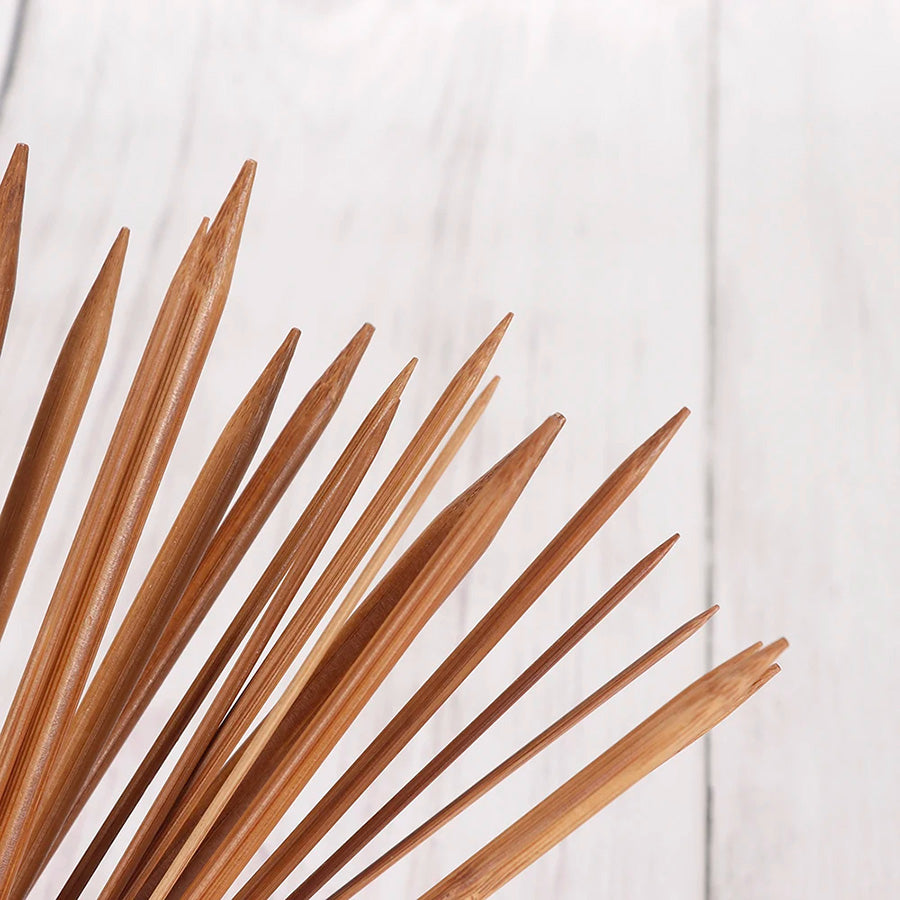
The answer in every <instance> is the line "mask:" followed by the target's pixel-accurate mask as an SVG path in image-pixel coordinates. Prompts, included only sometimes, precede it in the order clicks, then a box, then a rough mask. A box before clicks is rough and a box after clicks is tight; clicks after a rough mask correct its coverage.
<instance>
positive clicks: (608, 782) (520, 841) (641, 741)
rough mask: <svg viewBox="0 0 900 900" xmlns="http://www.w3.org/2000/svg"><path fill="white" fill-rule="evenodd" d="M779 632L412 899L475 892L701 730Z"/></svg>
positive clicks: (725, 710) (473, 897)
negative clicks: (768, 641) (419, 895)
mask: <svg viewBox="0 0 900 900" xmlns="http://www.w3.org/2000/svg"><path fill="white" fill-rule="evenodd" d="M785 646H787V642H786V641H784V640H783V639H782V640H780V641H776V642H775V643H774V644H771V645H769V646H768V647H764V648H762V649H759V650H754V651H753V652H750V653H749V654H748V653H747V652H746V651H745V652H744V653H742V654H738V656H737V657H733V658H732V659H731V660H729V661H728V662H726V663H723V664H722V665H720V666H718V667H717V668H716V669H713V671H712V672H710V673H708V674H707V675H704V676H703V677H702V678H700V679H698V680H697V681H695V682H694V683H693V684H692V685H690V686H689V687H687V688H685V690H683V691H682V692H681V693H680V694H678V695H677V696H676V697H674V698H673V699H672V700H670V701H669V702H668V703H667V704H665V706H662V707H661V708H660V709H658V710H657V711H656V712H655V713H653V715H651V716H650V717H649V718H647V719H645V720H644V721H643V722H642V723H641V724H640V725H638V726H637V728H635V729H633V730H632V731H630V732H629V733H628V734H627V735H625V737H624V738H622V739H621V740H620V741H618V742H617V743H615V744H614V745H613V746H612V747H610V749H609V750H607V751H606V752H605V753H603V754H601V755H600V756H599V757H598V758H597V759H596V760H595V761H594V762H593V763H590V764H589V765H587V766H586V767H585V768H584V769H582V770H581V771H580V772H579V773H578V774H577V775H575V776H573V777H572V778H570V779H569V780H568V781H567V782H566V783H565V784H564V785H562V786H561V787H560V788H558V789H557V790H555V791H554V792H553V793H552V794H550V795H549V796H548V797H547V798H546V799H545V800H544V801H543V802H541V803H539V804H538V805H537V806H536V807H534V809H532V810H531V812H529V813H526V814H525V815H524V816H522V817H521V818H520V819H519V820H518V821H517V822H515V823H514V824H513V825H511V826H510V827H509V828H507V829H506V831H504V832H503V833H502V834H501V835H499V836H498V837H496V838H495V839H494V840H493V841H491V842H490V843H489V844H488V845H487V846H486V847H484V848H483V849H482V850H480V851H479V852H478V853H476V854H474V855H473V856H472V857H470V859H469V860H468V861H467V862H465V863H463V864H462V865H461V866H459V867H458V868H457V869H455V870H454V871H453V872H452V873H451V874H450V875H448V876H447V877H446V878H444V879H443V880H441V881H440V882H439V883H438V884H437V885H435V886H434V887H433V888H432V889H431V890H430V891H427V892H426V893H424V894H423V895H422V897H421V898H420V900H462V898H466V900H483V898H485V897H489V896H490V895H491V894H493V893H494V892H495V891H497V890H499V888H501V887H502V886H503V885H504V884H506V883H507V882H508V881H510V880H511V879H512V878H514V877H515V876H516V875H518V874H519V873H520V872H521V871H522V870H523V869H525V868H526V867H527V866H529V865H530V864H531V863H533V862H534V861H535V860H536V859H537V858H538V857H540V856H541V855H542V854H544V853H546V852H547V851H548V850H550V849H552V848H553V847H554V846H556V844H558V843H559V842H560V841H561V840H562V839H563V838H565V837H566V836H567V835H569V834H571V833H572V832H573V831H574V830H575V829H576V828H578V827H579V826H580V825H582V824H584V822H586V821H587V820H588V819H589V818H591V816H593V815H594V814H596V813H597V812H599V811H600V810H601V809H602V808H603V807H604V806H606V805H607V804H608V803H610V802H611V801H612V800H614V799H615V798H616V797H618V796H619V795H620V794H621V793H623V792H624V791H626V790H627V789H628V788H629V787H631V786H632V785H633V784H634V783H635V782H637V781H638V780H640V779H641V778H643V777H644V776H645V775H647V774H648V773H650V772H652V771H653V770H654V769H655V768H657V767H658V766H660V765H662V764H663V763H664V762H666V761H667V760H668V759H671V758H672V757H673V756H674V755H675V754H676V753H678V752H679V751H681V750H683V749H684V748H685V747H687V746H688V745H690V744H691V743H693V742H694V741H696V740H697V739H698V738H700V737H702V736H703V735H704V734H706V733H707V732H708V731H709V730H710V729H711V728H713V727H714V726H715V725H716V724H718V723H719V722H721V721H722V719H724V718H725V717H726V716H727V715H729V714H730V713H732V712H733V711H734V710H735V709H736V708H737V707H738V706H740V704H741V703H743V702H744V701H745V700H747V699H748V698H749V697H750V696H751V695H752V694H753V693H755V692H756V691H757V690H759V688H760V687H762V685H763V684H765V682H766V681H768V680H769V679H770V678H771V677H772V676H773V675H775V674H776V673H777V672H778V671H779V669H778V666H777V665H774V661H775V659H776V658H777V657H778V655H779V654H780V653H781V651H782V650H783V649H784V647H785Z"/></svg>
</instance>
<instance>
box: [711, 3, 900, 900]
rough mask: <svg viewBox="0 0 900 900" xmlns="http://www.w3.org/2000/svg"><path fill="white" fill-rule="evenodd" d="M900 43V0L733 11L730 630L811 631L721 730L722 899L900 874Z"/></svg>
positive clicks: (722, 435) (719, 551)
mask: <svg viewBox="0 0 900 900" xmlns="http://www.w3.org/2000/svg"><path fill="white" fill-rule="evenodd" d="M898 46H900V9H898V8H897V6H896V5H895V4H888V5H887V6H884V5H882V4H876V3H860V4H854V6H853V7H852V9H851V8H849V7H847V8H843V7H841V5H840V4H829V5H827V6H826V7H823V8H822V9H821V10H820V12H819V14H816V15H814V14H813V12H812V10H810V9H808V8H806V7H805V6H804V5H803V4H801V3H787V4H780V3H779V4H775V3H772V4H769V3H764V4H753V3H734V4H723V7H722V19H721V48H722V50H721V87H720V92H721V121H720V128H721V138H720V150H719V158H720V175H719V185H720V188H719V201H718V216H719V257H720V260H721V262H720V265H719V277H718V287H717V289H718V293H719V303H718V307H719V310H720V314H719V316H718V327H717V334H716V337H717V341H718V345H719V349H718V354H717V356H718V360H719V365H718V367H717V373H718V378H719V387H718V391H717V401H716V409H715V423H716V425H715V431H714V435H715V445H714V456H713V458H714V460H715V466H716V469H715V471H716V498H715V499H716V503H715V516H716V543H715V546H716V558H715V579H716V595H717V597H718V598H721V601H722V603H723V611H724V609H725V606H724V604H726V603H727V604H728V606H729V607H730V614H729V616H728V617H727V618H723V621H722V622H721V623H718V622H717V623H715V624H716V631H715V634H716V636H717V638H720V639H721V644H720V646H721V645H727V644H730V642H731V641H732V640H733V635H734V634H736V633H738V632H743V631H744V630H745V629H747V628H751V629H752V628H757V629H759V628H762V629H766V628H772V627H774V623H775V622H778V623H779V624H778V628H779V629H782V628H783V629H784V630H785V632H786V633H788V634H791V635H795V636H796V637H797V638H799V640H797V641H794V642H792V646H793V652H792V653H791V658H790V667H791V670H792V672H793V673H794V674H792V676H791V680H790V683H789V684H788V683H787V682H786V681H785V682H780V683H778V682H776V683H775V684H773V685H772V686H771V689H770V690H771V694H770V695H769V696H768V697H767V698H766V699H767V700H768V701H770V702H767V703H759V704H755V705H754V706H753V707H752V708H750V709H749V710H748V711H747V712H748V716H747V718H745V719H744V721H743V722H741V723H740V724H739V725H738V724H737V723H732V724H731V725H730V726H728V727H726V728H725V729H723V730H722V731H721V732H717V733H716V734H715V735H714V736H713V737H712V751H713V753H712V764H713V776H714V785H715V795H714V796H715V804H714V808H713V810H712V814H713V822H714V829H713V849H714V857H713V862H714V865H713V870H712V877H713V885H714V895H715V896H717V897H729V896H752V897H771V898H773V900H787V898H793V897H798V896H801V895H806V896H814V895H815V896H819V897H829V898H831V897H835V898H837V897H848V896H853V897H859V898H865V900H869V898H873V900H874V898H882V897H889V896H896V895H897V893H898V890H900V864H898V858H897V852H896V848H897V846H900V819H898V816H897V815H896V810H897V809H898V806H900V767H898V766H897V761H896V760H897V749H898V746H900V705H898V703H897V702H896V697H897V695H898V691H900V670H898V668H897V665H896V646H897V635H898V634H900V605H898V603H897V601H896V592H897V584H898V581H900V555H898V554H897V552H896V544H897V536H898V527H897V511H898V509H900V479H898V476H897V461H898V448H900V405H898V403H897V397H898V387H900V360H898V356H897V353H896V348H897V346H898V339H900V304H898V287H900V169H898V167H897V160H898V158H900V129H898V127H897V120H896V119H895V118H893V117H892V116H888V117H885V115H884V113H885V111H886V110H888V109H896V108H897V105H898V102H900V89H898V84H900V80H898V79H900V55H898V53H897V48H898ZM721 626H727V627H721ZM717 643H719V641H717ZM751 884H752V887H751V886H750V885H751ZM742 892H743V893H742Z"/></svg>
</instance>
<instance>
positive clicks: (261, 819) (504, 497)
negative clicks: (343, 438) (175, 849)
mask: <svg viewBox="0 0 900 900" xmlns="http://www.w3.org/2000/svg"><path fill="white" fill-rule="evenodd" d="M563 421H564V420H563V418H562V416H551V417H550V419H548V420H547V421H546V422H545V423H544V424H543V425H542V426H541V427H539V428H538V429H537V430H536V431H535V432H533V433H532V435H530V436H529V437H528V438H526V440H525V441H523V442H522V443H521V444H520V445H519V446H518V447H517V448H516V449H515V450H514V451H513V452H512V453H510V454H509V455H508V456H507V457H506V458H505V460H504V461H503V462H502V463H501V464H500V465H499V466H498V467H495V469H494V470H493V473H492V477H491V479H490V481H489V482H487V483H485V485H484V487H483V488H482V490H481V491H480V493H479V494H478V495H477V496H476V497H475V499H474V502H472V504H471V505H470V506H469V507H468V508H467V509H465V510H464V511H463V513H462V515H461V518H460V521H459V522H457V524H456V525H455V526H454V527H453V528H452V530H451V531H450V533H449V534H448V535H447V538H446V539H445V540H444V541H442V542H441V543H440V544H439V546H438V548H437V551H436V552H435V553H434V554H433V555H432V556H431V557H430V558H429V559H428V561H427V562H426V564H425V567H424V568H423V569H422V570H421V571H419V572H418V574H416V575H415V577H414V580H413V582H412V584H410V586H409V588H408V589H407V590H406V591H405V592H404V594H403V597H402V599H401V600H400V602H399V603H398V605H397V608H396V609H395V610H394V611H393V613H392V614H391V616H390V617H389V618H388V619H387V621H386V622H385V624H384V626H382V628H381V629H379V631H378V632H377V634H376V635H375V636H374V638H373V639H372V641H371V642H370V643H369V644H368V645H367V646H366V648H365V650H364V651H363V653H362V654H361V655H360V656H359V658H358V659H357V660H356V661H355V662H354V663H353V665H352V666H351V668H350V670H349V671H348V673H347V674H346V675H345V676H344V678H343V679H342V680H341V683H340V684H339V685H338V686H337V688H336V689H335V691H334V693H333V694H332V696H331V697H330V702H329V703H328V704H327V706H326V707H324V708H323V709H322V710H321V711H320V712H319V713H318V714H317V715H316V717H315V718H314V719H313V721H312V722H311V723H310V725H309V728H308V729H306V730H304V733H303V735H302V736H301V738H300V740H298V741H296V742H294V743H293V745H292V746H290V748H289V752H287V753H286V754H285V755H284V757H283V759H282V760H281V762H280V764H279V766H278V769H277V771H276V772H274V773H273V775H272V776H270V777H269V778H268V779H266V781H265V783H264V785H263V786H262V790H255V782H254V781H253V780H252V779H251V780H250V781H248V782H247V783H245V784H243V785H242V784H241V781H242V779H243V776H244V775H246V774H247V773H248V772H249V769H250V766H251V765H252V764H253V763H254V762H255V761H256V760H257V759H258V758H259V756H260V754H261V753H262V752H263V750H264V749H266V748H267V744H268V743H269V739H270V738H272V737H273V735H274V734H275V731H276V729H277V727H278V725H279V724H280V723H281V721H282V720H283V719H285V717H286V715H287V713H288V712H289V711H290V708H291V707H292V706H293V703H294V701H295V700H296V699H297V698H298V696H299V693H298V691H297V687H298V683H299V685H300V687H301V688H302V686H303V685H305V681H304V682H300V679H299V678H296V677H295V679H294V680H293V681H292V682H291V684H289V685H288V688H287V690H286V691H285V693H284V694H283V696H282V697H281V698H280V700H279V701H278V703H277V704H276V706H275V708H274V709H273V711H272V712H271V713H270V714H269V717H267V719H266V721H264V723H263V727H262V728H261V729H260V731H259V733H258V734H257V736H256V737H255V739H254V741H253V742H251V744H250V746H249V747H248V748H247V750H246V751H245V752H244V754H242V756H241V757H240V759H239V760H238V764H237V765H236V767H235V769H234V771H233V772H232V773H231V775H230V776H229V779H228V780H227V781H226V783H225V785H224V787H223V789H222V790H221V791H220V792H219V794H218V795H217V797H216V799H215V800H214V802H213V803H212V804H210V806H209V808H208V809H207V810H206V812H205V813H204V815H203V817H202V818H201V820H200V822H199V823H198V825H197V827H196V828H195V829H194V831H193V832H192V834H191V835H190V837H189V838H188V840H187V841H186V842H185V843H184V845H183V846H182V848H181V850H180V851H179V853H178V856H177V857H176V859H175V861H174V862H173V864H172V865H171V866H170V867H169V869H168V870H167V872H166V874H165V875H164V877H163V878H162V880H161V881H160V882H159V884H158V886H157V888H156V890H155V891H154V894H153V900H160V898H162V897H164V896H165V892H166V891H167V890H169V889H170V888H171V887H172V886H174V883H175V882H176V881H177V879H178V876H179V875H180V874H181V872H182V871H183V870H184V869H185V867H186V866H187V864H188V862H191V861H192V857H193V855H194V852H195V850H196V849H197V848H198V847H199V845H200V843H201V841H202V839H203V838H204V837H205V836H206V834H207V833H208V832H209V831H210V829H211V828H212V826H213V824H217V823H216V819H217V818H218V814H219V813H220V812H222V810H223V809H224V806H225V803H227V801H228V800H229V799H230V797H231V796H232V795H233V794H234V792H235V791H236V790H237V788H238V787H241V789H242V791H244V792H245V793H244V794H243V796H244V797H248V798H251V799H250V803H249V804H248V805H247V809H246V811H245V812H244V814H243V816H242V820H241V823H240V826H239V828H238V829H237V831H231V832H230V833H228V834H227V835H225V834H223V836H222V838H223V839H222V840H221V842H219V841H218V840H217V839H216V836H213V839H212V840H211V841H210V842H209V847H210V848H214V849H215V852H214V853H213V854H212V855H211V856H210V855H209V854H205V855H204V856H203V857H202V859H199V860H198V863H200V864H201V865H202V869H201V870H200V871H199V872H197V873H196V876H194V877H192V876H191V874H190V873H186V885H185V886H186V889H187V894H186V896H187V897H191V898H196V897H198V896H201V895H202V896H215V897H218V896H221V894H223V893H224V892H225V891H226V890H227V888H228V885H229V884H230V882H231V880H233V878H234V876H235V875H236V873H237V871H240V869H241V868H243V866H244V865H245V864H246V863H247V861H249V856H248V855H247V854H250V855H251V856H252V854H253V853H254V852H255V851H256V850H257V849H258V848H259V846H260V844H261V843H262V841H263V840H264V839H265V836H266V835H267V834H268V833H269V831H270V830H271V828H272V827H273V826H274V824H275V823H276V822H277V821H278V819H279V818H280V817H281V815H282V814H283V813H284V811H285V810H286V809H287V806H289V805H290V803H291V802H292V801H293V799H294V798H295V797H296V796H297V794H298V793H299V791H300V790H301V789H302V787H303V785H304V784H306V783H307V782H308V780H309V778H310V777H312V774H313V773H314V772H315V770H316V769H317V768H318V766H319V765H320V764H321V762H322V760H323V759H324V758H325V756H326V755H327V754H328V753H329V752H330V751H331V749H332V748H333V746H334V744H335V743H336V742H337V740H338V739H339V738H340V736H341V735H342V734H343V733H344V732H345V731H346V729H347V728H348V727H349V725H350V723H351V722H352V721H353V719H354V718H355V717H356V715H357V714H358V713H359V711H360V710H361V709H362V707H363V706H364V705H365V703H366V702H367V701H368V699H369V697H371V695H372V693H374V691H375V689H376V688H377V687H378V685H379V684H380V683H381V682H382V681H383V680H384V678H385V677H386V676H387V674H388V672H389V671H390V669H391V668H392V667H393V665H394V664H395V663H396V661H397V660H398V659H399V658H400V656H401V655H402V654H403V652H404V651H405V650H406V648H407V647H408V645H409V643H410V642H411V641H412V639H413V637H414V636H415V635H416V634H417V633H418V631H419V630H420V629H421V628H422V627H423V626H424V624H425V622H426V621H427V620H428V619H429V618H430V616H431V615H432V614H433V613H434V611H435V610H436V609H437V607H438V606H439V605H440V603H442V602H443V600H444V599H445V598H446V596H447V595H448V594H449V593H450V591H452V590H453V588H454V587H456V585H457V584H458V583H459V581H460V580H461V579H462V577H463V576H464V575H465V573H466V572H467V571H468V570H469V569H470V568H471V567H472V565H473V564H474V563H475V561H476V560H477V559H478V558H479V557H480V556H481V554H482V553H483V552H484V550H485V549H486V548H487V546H488V544H489V543H490V542H491V540H492V539H493V537H494V536H495V535H496V533H497V531H498V530H499V528H500V526H501V524H502V523H503V521H504V520H505V518H506V516H507V515H508V513H509V511H510V510H511V509H512V506H513V505H514V503H515V501H516V500H517V499H518V497H519V495H520V494H521V492H522V490H523V489H524V487H525V485H526V483H527V482H528V480H529V479H530V477H531V475H532V474H533V472H534V470H535V469H536V467H537V465H538V464H539V463H540V461H541V459H543V456H544V454H545V453H546V451H547V449H548V448H549V446H550V444H551V443H552V441H553V439H554V438H555V436H556V434H557V433H558V432H559V429H560V428H561V427H562V424H563ZM298 675H299V673H298ZM267 726H268V727H267ZM279 755H280V754H279ZM270 762H271V760H268V761H267V760H263V763H262V767H263V770H264V769H265V768H266V766H267V765H268V764H269V763H270ZM223 801H224V802H223ZM240 804H241V798H238V805H240ZM223 831H224V829H223ZM220 833H221V832H220ZM220 850H221V851H222V852H223V853H224V854H226V855H230V856H231V859H230V860H228V861H226V860H225V859H224V858H223V856H222V854H221V853H220V852H219V851H220ZM187 885H189V886H187ZM210 891H211V892H212V894H210V893H209V892H210Z"/></svg>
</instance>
